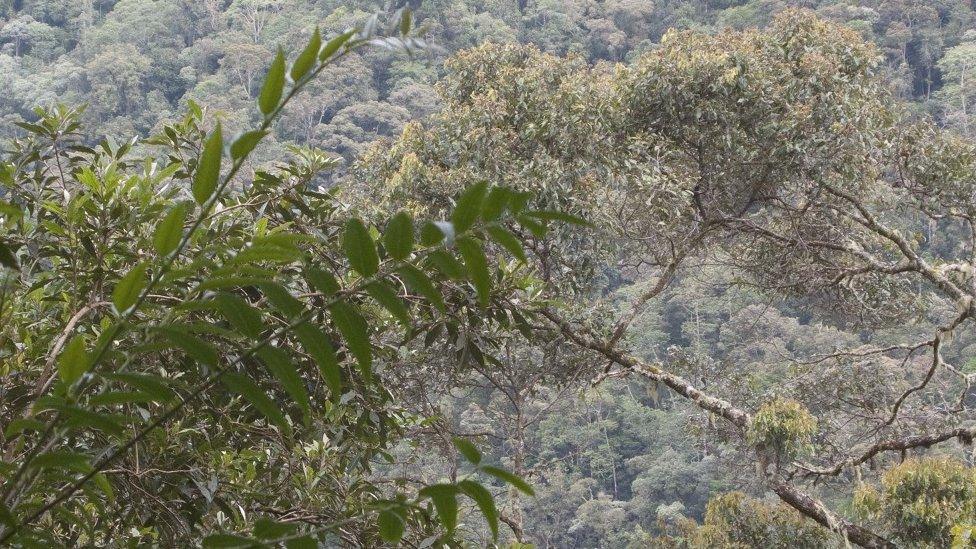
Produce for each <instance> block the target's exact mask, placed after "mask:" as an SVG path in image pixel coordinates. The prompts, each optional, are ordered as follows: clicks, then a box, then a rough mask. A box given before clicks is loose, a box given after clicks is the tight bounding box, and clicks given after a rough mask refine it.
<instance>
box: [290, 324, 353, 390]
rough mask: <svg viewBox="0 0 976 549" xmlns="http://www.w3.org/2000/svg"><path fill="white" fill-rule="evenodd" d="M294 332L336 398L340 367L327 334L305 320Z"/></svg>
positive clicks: (340, 385)
mask: <svg viewBox="0 0 976 549" xmlns="http://www.w3.org/2000/svg"><path fill="white" fill-rule="evenodd" d="M295 334H296V335H297V336H298V340H299V341H300V342H301V344H302V347H303V348H304V349H305V352H306V353H308V354H309V356H311V357H312V360H314V361H315V363H316V364H318V366H319V372H321V374H322V379H324V380H325V384H326V385H328V386H329V391H330V392H331V393H332V397H333V398H334V399H338V398H339V396H340V395H342V369H341V368H340V367H339V361H338V360H337V359H336V354H335V350H334V349H333V348H332V344H331V343H330V342H329V336H327V335H326V334H325V333H324V332H323V331H322V330H320V329H319V328H317V327H316V326H313V325H312V324H309V323H307V322H304V323H302V324H300V325H298V326H297V327H296V328H295Z"/></svg>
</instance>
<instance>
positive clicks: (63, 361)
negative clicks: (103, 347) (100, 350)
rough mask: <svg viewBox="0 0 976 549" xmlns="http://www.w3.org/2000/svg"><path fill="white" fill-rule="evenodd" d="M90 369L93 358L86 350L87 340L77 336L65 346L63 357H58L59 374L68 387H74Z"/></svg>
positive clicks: (62, 352)
mask: <svg viewBox="0 0 976 549" xmlns="http://www.w3.org/2000/svg"><path fill="white" fill-rule="evenodd" d="M89 368H91V356H90V355H89V354H88V350H87V349H85V338H84V337H83V336H82V335H80V334H79V335H76V336H75V337H73V338H71V341H69V342H68V344H67V345H65V347H64V350H63V351H61V356H60V357H58V374H60V376H61V381H63V382H64V383H65V384H66V385H72V384H74V382H76V381H78V379H79V378H80V377H81V376H82V375H83V374H84V373H85V372H87V371H88V369H89Z"/></svg>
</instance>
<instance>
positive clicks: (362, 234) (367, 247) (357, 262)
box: [342, 218, 379, 276]
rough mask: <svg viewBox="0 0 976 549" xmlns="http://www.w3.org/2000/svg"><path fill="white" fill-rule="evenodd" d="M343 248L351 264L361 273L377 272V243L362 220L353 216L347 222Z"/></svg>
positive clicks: (371, 273)
mask: <svg viewBox="0 0 976 549" xmlns="http://www.w3.org/2000/svg"><path fill="white" fill-rule="evenodd" d="M342 250H343V251H344V252H345V253H346V257H347V258H348V259H349V265H351V266H352V268H353V269H355V270H356V271H357V272H358V273H359V274H361V275H363V276H372V275H373V274H375V273H376V269H377V268H378V266H379V257H378V256H377V255H376V244H375V243H374V242H373V239H372V237H370V236H369V231H367V230H366V226H365V225H363V222H362V221H360V220H358V219H355V218H353V219H350V220H349V221H347V222H346V227H345V230H344V231H343V233H342Z"/></svg>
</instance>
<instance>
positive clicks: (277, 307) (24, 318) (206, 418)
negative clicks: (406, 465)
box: [0, 25, 547, 547]
mask: <svg viewBox="0 0 976 549" xmlns="http://www.w3.org/2000/svg"><path fill="white" fill-rule="evenodd" d="M404 27H405V26H404V25H401V29H404ZM405 32H406V29H404V33H405ZM374 37H375V36H374V35H373V34H370V33H369V31H368V30H362V29H361V30H356V31H350V32H347V33H345V34H342V35H340V36H338V37H337V38H335V39H334V40H332V41H330V42H328V43H323V42H322V41H321V40H320V39H319V35H318V34H316V35H315V36H314V37H313V38H312V39H311V40H310V41H309V43H308V45H307V46H306V47H305V48H304V49H303V54H302V55H300V56H299V57H298V58H296V60H295V61H294V62H291V63H287V62H286V61H285V59H284V57H283V56H282V55H281V54H279V55H278V57H277V58H276V59H275V61H274V62H273V63H272V66H271V68H270V70H269V71H268V74H267V76H266V78H265V80H264V84H263V85H262V87H261V92H260V94H259V98H258V109H259V111H260V113H261V117H260V123H259V124H258V125H257V127H256V128H254V129H252V130H250V131H248V132H245V133H242V134H241V135H239V136H238V137H236V138H232V139H231V138H228V139H227V140H226V142H229V144H230V145H229V150H227V149H225V147H224V143H225V141H224V132H223V129H222V126H221V125H220V123H219V122H216V123H214V121H213V119H212V117H211V116H210V115H209V114H208V113H207V112H206V111H205V110H204V109H203V108H201V107H200V106H199V105H198V104H196V103H194V102H190V103H189V104H188V109H189V112H188V113H187V114H186V115H185V116H184V117H183V118H182V119H181V120H179V121H176V122H174V123H173V124H169V125H166V126H165V127H164V128H163V129H162V132H161V133H160V134H158V135H155V136H153V137H152V138H150V139H148V140H146V141H145V142H144V143H141V144H137V142H138V140H137V139H132V140H129V141H126V142H124V143H123V144H121V145H119V144H117V143H115V142H114V141H112V140H108V139H106V140H103V141H101V142H100V143H98V144H97V146H96V147H95V148H93V147H88V146H86V145H85V144H84V141H83V138H82V134H81V132H80V127H81V126H80V122H79V117H80V114H81V111H80V110H78V109H69V108H67V107H63V106H58V107H54V108H52V109H46V110H45V109H40V110H39V111H38V116H39V117H40V118H39V120H38V121H37V122H36V123H21V127H22V128H23V129H25V130H26V131H28V136H27V137H25V138H23V139H17V140H14V142H13V150H12V151H11V153H10V154H9V155H8V156H6V157H5V158H4V160H3V162H2V163H0V184H2V185H3V189H4V194H3V196H4V199H3V201H2V202H0V206H2V208H0V215H2V218H0V221H2V227H3V230H2V233H0V263H2V264H3V272H2V274H3V278H2V282H0V284H2V286H0V287H2V292H0V295H2V298H0V318H2V319H3V321H4V322H3V323H2V324H3V328H2V330H0V353H2V354H0V356H3V362H2V364H3V366H2V368H3V373H4V377H3V380H2V391H3V394H4V395H5V402H6V403H7V405H6V406H5V407H4V410H3V412H2V421H3V424H4V427H5V429H4V432H3V439H2V440H3V455H4V460H3V467H2V468H0V475H2V476H3V479H4V481H3V485H2V489H0V498H2V501H0V543H8V542H9V543H17V544H48V545H71V544H93V545H102V544H108V543H110V541H111V540H116V541H117V540H121V539H123V538H124V539H125V540H126V541H125V542H124V543H158V544H162V545H184V544H190V543H192V544H195V543H196V542H197V540H199V539H201V538H202V539H203V544H204V545H205V546H221V547H226V546H252V545H255V544H260V543H269V544H276V543H285V542H287V543H288V544H294V543H302V544H306V545H307V544H309V543H311V544H315V543H316V542H317V541H322V542H325V543H336V542H338V541H339V540H341V541H342V542H344V543H356V544H363V545H376V544H379V543H383V542H386V543H391V544H393V543H397V542H399V541H400V540H401V539H402V538H403V537H404V536H409V537H416V538H417V539H418V542H419V540H422V539H424V538H427V537H431V536H433V537H432V539H435V540H436V539H442V540H443V541H445V542H447V541H450V540H452V539H454V538H455V530H456V526H457V509H458V505H459V500H463V501H470V502H472V504H474V505H476V506H477V507H478V508H479V509H480V510H481V511H482V513H483V516H484V520H485V522H486V524H487V525H488V526H489V528H490V529H491V530H492V531H493V532H494V535H495V537H497V533H498V532H497V531H498V517H497V513H496V512H495V504H494V502H493V499H492V496H491V494H490V492H488V491H487V489H486V488H484V486H482V485H481V484H480V483H479V482H478V481H476V480H475V478H474V476H475V475H483V476H485V477H489V478H497V479H498V480H499V481H501V482H505V483H511V484H513V485H514V486H516V487H518V488H520V489H522V490H524V491H526V492H528V493H531V488H530V487H529V486H528V485H526V484H525V483H524V482H523V481H522V480H521V479H519V478H518V477H516V476H514V475H512V474H511V473H508V472H507V471H505V470H504V469H500V468H497V467H492V466H491V465H490V464H489V463H487V462H485V463H482V458H481V454H480V452H479V451H478V450H477V449H476V448H475V447H474V446H472V445H471V444H470V443H467V442H465V441H458V442H457V449H458V451H460V452H461V453H462V455H463V456H464V458H465V459H466V460H467V461H468V462H469V463H470V468H471V469H470V473H469V474H467V475H464V476H461V477H460V478H458V477H453V478H451V479H446V480H442V481H440V482H438V483H436V484H431V485H429V486H424V487H422V489H421V490H420V491H417V490H413V491H411V492H410V493H409V494H408V493H405V492H401V491H400V490H398V489H396V488H394V489H384V488H383V487H382V486H381V485H379V484H377V483H374V482H373V481H371V480H369V478H370V473H371V470H372V463H373V461H374V460H375V459H377V458H383V457H385V456H388V455H389V454H388V448H389V446H390V444H392V443H393V442H395V441H396V439H397V437H398V436H399V435H400V433H401V432H402V430H403V428H404V427H405V426H406V424H407V422H406V421H405V420H404V418H403V416H402V410H401V407H400V406H399V404H398V403H397V399H396V397H395V396H394V394H393V391H394V390H395V389H394V387H392V386H391V385H389V384H388V377H387V376H388V370H395V369H396V365H397V362H398V359H397V353H396V352H393V353H390V352H389V349H390V347H391V345H392V343H394V342H397V341H403V340H404V339H405V340H406V342H404V343H402V345H407V343H408V342H409V341H410V340H412V339H413V338H414V337H415V336H419V337H420V339H421V341H423V340H424V339H425V338H424V334H425V332H426V331H427V330H428V329H429V328H427V326H431V325H434V326H439V327H440V326H445V325H447V326H451V327H452V329H454V330H457V329H459V328H460V327H463V326H464V324H465V320H464V318H465V317H471V318H476V317H478V316H479V315H482V314H486V315H488V318H494V317H495V315H499V316H504V315H505V312H504V307H505V303H506V302H507V301H509V300H511V299H512V298H513V297H514V296H515V295H517V294H519V293H520V292H522V291H523V290H522V289H520V288H519V287H518V286H514V285H511V284H508V283H499V284H497V285H496V284H493V279H492V277H491V276H490V274H489V273H490V272H493V271H494V270H495V269H497V268H499V267H500V265H499V264H498V262H497V261H496V259H497V258H495V257H492V258H491V259H489V258H487V257H486V256H485V255H484V252H483V242H484V241H486V240H487V239H489V238H492V236H491V234H492V232H497V231H507V230H508V229H505V228H504V226H505V225H507V224H509V223H512V222H514V223H517V221H516V219H517V217H519V216H523V215H536V216H543V217H544V216H545V215H547V214H546V212H535V211H532V210H531V209H529V200H530V198H531V197H529V196H527V195H524V194H521V193H516V192H515V191H512V190H509V189H506V188H504V187H498V186H492V187H489V186H488V185H487V184H482V185H474V186H472V187H471V188H469V189H467V190H466V191H464V192H463V193H462V194H461V195H460V197H459V198H458V203H457V207H456V208H454V209H453V212H452V214H451V216H450V218H449V221H443V222H440V224H433V223H423V222H421V220H420V219H415V217H414V216H413V215H411V214H409V213H408V212H398V213H395V214H388V215H385V216H384V219H383V220H382V221H379V222H378V223H377V224H376V225H370V226H367V225H366V224H365V223H364V221H363V219H362V217H360V216H357V215H356V214H354V213H352V212H349V211H348V210H346V209H345V208H343V207H342V206H341V204H340V203H338V202H337V201H336V200H335V197H334V196H333V195H331V194H328V193H323V192H319V190H318V189H317V188H315V187H312V186H311V183H312V181H313V180H314V177H315V175H316V174H317V173H318V172H320V171H322V170H327V169H329V168H330V167H332V166H334V162H332V161H330V160H329V158H328V157H327V156H326V155H325V154H324V153H323V152H322V151H318V150H314V149H296V150H294V151H293V156H292V158H290V159H287V160H285V161H283V162H282V163H280V164H279V165H277V166H275V167H273V168H269V169H267V170H258V171H256V172H255V173H254V174H253V176H251V177H248V176H246V175H245V171H244V169H245V166H246V165H247V160H248V157H249V156H250V155H251V153H252V151H253V150H254V149H255V148H256V147H258V146H259V145H260V144H261V141H262V138H264V137H265V136H266V135H267V133H268V130H269V128H270V127H271V125H272V124H273V123H274V121H275V120H276V118H277V115H278V113H279V112H280V111H281V110H282V109H283V108H284V106H285V105H286V104H287V103H288V102H289V101H290V100H291V99H292V97H293V96H295V95H296V94H298V93H299V92H301V91H302V89H303V87H304V86H305V85H306V84H307V83H308V82H309V81H311V80H312V79H314V78H316V77H317V76H318V75H319V74H320V73H321V72H323V71H325V70H326V69H327V68H328V67H329V66H330V65H331V64H332V63H334V62H335V61H336V60H337V59H339V58H341V57H343V56H345V55H347V54H348V53H349V52H351V51H353V50H355V49H358V48H361V47H363V46H365V45H368V44H369V43H370V41H371V40H372V39H373V38H374ZM410 40H412V38H411V37H408V36H393V37H387V38H385V41H386V43H387V44H400V45H401V47H405V46H406V45H409V44H410ZM412 47H415V46H412ZM286 74H288V75H289V76H290V80H291V82H292V83H290V84H287V85H286V76H285V75H286ZM137 147H138V148H139V149H140V150H141V152H139V151H137V150H136V149H137ZM244 181H248V182H249V184H248V185H246V188H242V187H243V185H242V184H243V183H244ZM448 235H450V237H448ZM435 253H439V254H441V255H445V256H449V257H451V258H452V259H453V260H454V261H457V262H459V263H460V262H463V263H460V264H463V265H464V268H465V272H464V274H463V276H461V277H454V276H450V277H449V276H446V275H444V274H443V273H442V272H440V271H439V270H438V269H437V268H436V267H435V266H434V265H433V264H432V263H431V262H430V261H429V259H428V257H429V256H431V255H432V254H435ZM503 282H504V281H503ZM454 314H461V315H462V317H460V318H459V317H455V316H453V315H454ZM480 322H481V323H485V322H486V319H485V318H481V319H480ZM487 322H489V323H490V325H497V324H496V322H495V321H493V320H492V321H487ZM427 339H428V340H429V341H428V342H427V343H426V344H418V345H419V348H422V347H424V346H432V345H438V344H442V343H441V342H440V341H439V340H438V338H437V337H436V336H434V337H429V338H427ZM8 397H9V398H8Z"/></svg>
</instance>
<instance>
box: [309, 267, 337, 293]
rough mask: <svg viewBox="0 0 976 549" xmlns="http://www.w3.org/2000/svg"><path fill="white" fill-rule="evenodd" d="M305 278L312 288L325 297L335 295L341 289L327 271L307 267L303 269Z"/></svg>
mask: <svg viewBox="0 0 976 549" xmlns="http://www.w3.org/2000/svg"><path fill="white" fill-rule="evenodd" d="M305 277H306V278H308V281H309V283H310V284H311V285H312V287H313V288H315V289H316V290H318V291H320V292H322V293H323V294H325V296H326V297H329V296H331V295H333V294H335V293H336V292H338V291H339V290H340V289H341V286H340V285H339V281H338V280H336V277H335V276H333V275H332V273H330V272H328V271H324V270H322V269H319V268H316V267H308V268H306V269H305Z"/></svg>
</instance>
